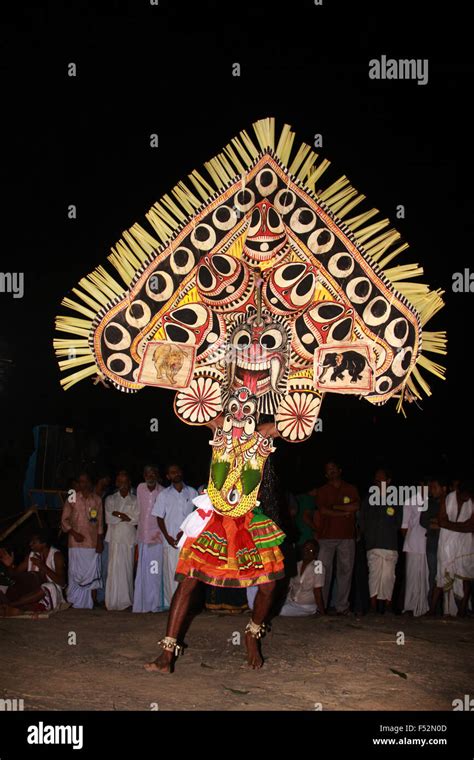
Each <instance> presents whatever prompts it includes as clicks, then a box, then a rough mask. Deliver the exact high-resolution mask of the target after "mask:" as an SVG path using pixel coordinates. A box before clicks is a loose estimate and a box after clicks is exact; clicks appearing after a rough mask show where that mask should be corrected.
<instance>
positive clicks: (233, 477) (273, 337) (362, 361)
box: [55, 118, 446, 671]
mask: <svg viewBox="0 0 474 760" xmlns="http://www.w3.org/2000/svg"><path fill="white" fill-rule="evenodd" d="M253 126H254V132H255V142H254V140H253V139H252V138H251V137H250V136H249V134H248V133H247V132H246V131H243V132H241V133H240V136H239V137H235V138H234V139H233V140H232V142H231V143H229V144H228V145H227V146H226V147H225V149H224V151H223V152H221V153H219V154H218V155H217V156H216V157H215V158H213V159H211V161H209V162H207V164H206V169H207V171H208V178H205V177H203V176H202V174H201V173H199V172H197V171H193V172H192V173H191V174H190V175H189V179H190V185H189V186H188V185H187V184H186V183H184V182H180V183H179V184H178V185H176V187H174V188H173V190H172V193H171V194H170V195H168V194H165V195H164V196H163V198H162V199H161V200H160V201H159V202H157V203H155V204H154V206H153V207H152V208H151V209H150V211H149V213H148V214H147V220H148V222H149V223H150V225H151V227H150V229H148V230H147V229H144V228H143V227H142V226H141V225H139V224H135V225H133V227H131V228H130V230H128V231H127V232H125V233H124V237H123V240H121V241H120V242H119V243H118V245H117V246H116V247H115V248H114V250H113V252H112V254H111V256H110V261H111V263H112V264H113V266H114V267H115V268H116V269H117V271H118V272H119V275H120V277H121V278H122V279H123V281H124V283H125V287H123V286H121V285H120V284H119V283H118V282H117V281H116V280H115V279H114V278H113V277H112V276H111V275H110V274H109V273H108V272H107V271H106V270H105V269H104V267H99V268H98V269H97V270H96V271H95V272H93V273H91V274H90V275H89V276H88V277H87V278H83V279H82V280H81V283H80V286H79V287H77V288H76V289H75V290H74V293H75V295H76V297H77V298H78V299H80V301H81V302H78V301H77V300H76V299H72V298H66V299H65V300H64V305H65V306H67V307H68V308H70V309H72V310H75V311H76V312H78V313H79V315H80V316H79V317H78V316H74V317H72V316H62V317H58V320H57V327H58V329H59V330H60V331H62V332H65V333H67V337H66V338H58V339H57V340H56V341H55V348H56V351H57V354H58V356H59V357H61V361H60V366H61V368H62V369H63V370H67V371H71V372H70V374H69V376H68V377H66V378H65V379H64V380H62V384H63V385H64V387H65V388H69V387H70V386H71V385H73V384H74V383H76V382H78V381H79V380H82V379H83V378H85V377H88V376H89V375H95V374H98V375H99V378H100V379H101V380H102V381H104V382H105V383H111V384H113V385H114V386H115V387H117V388H119V389H120V390H122V391H125V392H127V393H130V392H134V391H138V390H140V389H141V388H143V387H144V386H146V385H149V386H154V387H164V388H172V389H174V390H176V391H177V393H176V396H175V402H174V408H175V412H176V414H177V416H178V417H179V419H181V420H182V421H184V422H186V423H188V424H191V425H211V426H212V428H213V430H214V437H213V439H212V441H211V445H212V448H213V456H212V463H211V472H210V478H209V483H208V487H207V495H205V496H204V497H200V498H201V499H203V501H201V502H199V504H200V506H199V508H198V510H197V515H196V513H193V514H191V515H190V516H189V517H188V521H187V522H186V524H185V525H183V526H181V527H182V530H183V536H181V538H180V539H179V541H178V543H179V544H180V548H181V552H180V555H179V559H178V563H177V568H176V580H178V581H179V584H180V585H179V587H178V589H177V591H176V592H175V595H174V597H173V600H172V603H171V609H170V618H169V624H168V630H167V636H166V637H165V639H163V640H162V644H161V646H162V647H163V649H164V652H163V654H162V656H161V657H159V658H158V659H157V660H156V661H155V662H154V663H151V664H149V666H148V667H149V669H151V670H166V671H168V670H170V669H171V668H172V663H173V660H174V658H175V655H176V653H177V651H179V647H180V646H182V641H180V640H179V637H180V636H181V635H182V634H181V633H180V632H181V630H182V621H183V620H184V618H185V615H186V610H187V608H188V606H189V600H190V595H191V592H192V590H193V588H194V586H195V584H196V583H197V582H198V581H199V580H202V581H204V582H205V583H209V584H211V585H216V586H218V587H229V586H230V587H234V586H235V587H239V588H240V587H242V588H245V587H247V586H250V585H257V586H258V593H257V597H256V600H255V605H254V608H253V613H252V619H251V621H250V623H249V626H248V629H247V636H246V638H247V645H248V653H249V654H248V659H249V664H250V665H251V667H259V666H260V665H261V663H262V659H261V655H260V654H259V652H258V645H257V644H258V641H259V638H260V637H261V636H262V633H263V630H264V629H263V624H264V622H265V617H266V615H267V614H268V610H269V608H270V603H271V595H272V591H273V586H274V582H275V581H276V579H277V578H279V577H281V575H282V573H283V560H282V555H281V551H280V549H279V545H280V543H281V541H282V539H283V534H282V532H281V530H280V529H279V528H278V527H277V526H276V525H275V524H274V522H273V521H272V520H271V518H269V517H268V516H267V517H266V516H265V515H263V514H261V513H260V512H259V504H258V498H257V496H258V491H259V487H260V484H261V480H262V475H263V473H264V470H265V462H266V460H267V458H268V456H269V454H270V453H271V451H272V449H273V443H272V441H273V438H274V437H276V436H279V437H280V438H281V439H282V440H283V441H287V442H289V443H298V442H301V441H304V440H306V439H307V438H308V437H309V436H310V435H311V434H312V432H313V430H314V427H315V425H316V423H317V420H318V414H319V410H320V406H321V401H322V399H323V396H324V394H325V393H327V392H329V393H353V394H356V395H357V396H364V397H365V398H366V399H367V400H368V401H370V402H372V403H375V404H381V403H384V402H385V401H387V400H388V399H389V398H391V397H392V396H395V397H397V398H398V400H399V402H398V409H399V410H401V409H402V407H403V402H404V401H411V400H413V399H414V398H417V397H419V396H420V390H419V388H421V389H422V390H424V391H425V392H429V387H428V385H427V383H426V380H425V379H424V378H423V377H422V375H421V373H420V369H419V367H420V365H422V367H423V369H427V370H430V371H432V372H434V373H435V374H436V375H437V376H438V377H443V368H442V367H440V365H439V364H435V363H434V362H432V361H430V360H429V359H427V358H426V356H424V355H423V356H421V346H422V341H423V350H424V351H426V350H428V351H434V352H436V353H445V342H446V341H445V334H444V333H443V332H425V331H424V330H423V328H424V326H425V324H426V322H427V321H428V319H430V318H431V317H432V316H433V315H434V314H435V313H436V312H437V311H438V310H439V309H440V308H441V307H442V305H443V301H442V298H441V294H440V292H439V291H435V292H430V291H429V288H428V287H427V286H425V285H420V286H417V285H415V284H414V283H413V282H408V283H407V282H406V280H407V279H408V280H410V279H411V278H412V277H417V276H418V275H419V274H420V267H419V266H418V265H410V264H404V265H403V268H397V266H396V265H394V262H393V259H394V258H395V257H396V255H397V254H398V253H399V252H400V251H402V250H404V249H405V248H406V247H407V246H406V244H405V245H399V244H398V242H397V241H398V239H399V234H398V233H397V232H396V231H395V230H393V229H390V228H389V229H385V227H386V226H387V225H388V223H389V222H388V220H386V219H382V220H380V221H375V222H374V220H373V219H372V217H373V216H374V214H376V213H377V211H376V210H375V209H367V210H365V211H363V212H362V213H358V214H355V215H353V214H352V210H353V209H354V208H355V207H356V206H357V205H358V204H359V203H361V202H362V201H363V200H364V198H365V196H364V195H361V194H359V193H357V191H356V190H355V189H354V188H353V187H351V185H350V184H349V181H348V180H347V178H346V177H345V176H343V177H340V178H339V179H336V180H335V181H333V182H332V183H330V184H329V185H328V186H327V187H326V188H325V189H321V187H320V185H321V177H322V175H323V173H324V172H325V171H326V169H327V167H328V165H329V162H328V161H325V160H324V161H322V160H320V158H319V156H317V155H316V154H315V153H313V151H312V150H311V148H310V146H309V145H305V144H303V145H301V146H300V147H299V149H298V150H296V151H294V150H293V141H294V134H293V133H292V131H291V129H290V127H289V126H288V125H285V126H284V127H283V129H282V131H281V133H280V135H279V137H278V139H275V122H274V119H271V118H270V119H261V120H260V121H258V122H256V123H255V124H254V125H253ZM369 220H370V223H368V222H369ZM389 262H390V271H389V270H386V269H385V268H386V267H387V265H388V263H389ZM390 275H393V276H394V282H395V283H396V286H394V285H392V283H391V282H390ZM72 350H74V354H73V356H72V358H71V351H72ZM66 357H67V358H66ZM416 383H418V385H417V384H416ZM173 538H174V539H177V538H178V536H173Z"/></svg>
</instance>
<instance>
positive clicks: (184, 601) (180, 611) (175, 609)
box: [145, 578, 199, 673]
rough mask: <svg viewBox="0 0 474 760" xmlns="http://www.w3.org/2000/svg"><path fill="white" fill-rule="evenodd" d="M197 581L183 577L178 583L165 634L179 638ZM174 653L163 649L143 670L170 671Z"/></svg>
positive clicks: (151, 671) (174, 657) (152, 671)
mask: <svg viewBox="0 0 474 760" xmlns="http://www.w3.org/2000/svg"><path fill="white" fill-rule="evenodd" d="M198 583H199V581H198V580H197V579H196V578H185V579H184V581H181V582H180V583H179V585H178V588H177V589H176V591H175V592H174V594H173V598H172V600H171V607H170V612H169V616H168V624H167V626H166V636H169V637H171V638H173V639H179V635H180V633H181V631H182V628H183V625H184V622H185V620H186V616H187V614H188V611H189V607H190V603H191V595H192V592H193V591H194V589H195V588H196V586H197V584H198ZM175 659H176V654H175V653H174V651H172V650H167V649H163V651H162V653H161V654H160V656H159V657H157V658H156V660H153V662H147V663H146V665H145V670H148V672H150V673H154V672H157V671H158V672H160V673H171V672H172V670H173V665H174V661H175Z"/></svg>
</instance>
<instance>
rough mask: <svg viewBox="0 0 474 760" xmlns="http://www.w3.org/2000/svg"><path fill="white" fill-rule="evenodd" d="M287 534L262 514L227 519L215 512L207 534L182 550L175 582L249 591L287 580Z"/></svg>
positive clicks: (204, 532) (206, 531)
mask: <svg viewBox="0 0 474 760" xmlns="http://www.w3.org/2000/svg"><path fill="white" fill-rule="evenodd" d="M284 539H285V534H284V533H283V531H281V530H280V528H279V527H278V526H277V525H276V524H275V523H274V522H273V520H270V518H268V517H266V516H265V515H264V514H263V513H262V512H257V511H253V512H248V513H247V514H246V515H244V516H243V517H237V518H235V517H226V516H225V515H221V514H220V513H219V512H214V513H213V515H212V517H211V519H210V520H209V522H208V523H207V525H206V527H205V528H204V530H203V531H202V532H201V533H200V534H199V536H197V537H195V538H188V539H187V540H186V543H185V544H184V545H183V547H182V548H181V551H180V554H179V560H178V564H177V567H176V575H175V579H176V580H177V581H182V580H184V579H185V578H197V579H198V580H200V581H203V582H204V583H208V584H209V585H211V586H222V587H229V588H246V587H247V586H255V585H259V584H261V583H268V582H269V581H275V580H278V578H283V575H284V565H283V554H282V552H281V550H280V549H279V545H280V544H281V543H282V542H283V541H284Z"/></svg>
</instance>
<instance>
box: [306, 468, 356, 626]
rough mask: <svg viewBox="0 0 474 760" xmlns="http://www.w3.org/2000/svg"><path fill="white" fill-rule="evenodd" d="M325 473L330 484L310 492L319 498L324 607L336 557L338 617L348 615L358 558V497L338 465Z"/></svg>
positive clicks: (318, 533)
mask: <svg viewBox="0 0 474 760" xmlns="http://www.w3.org/2000/svg"><path fill="white" fill-rule="evenodd" d="M324 472H325V475H326V479H327V481H328V482H327V483H326V485H324V486H322V487H321V488H317V489H315V490H314V491H312V492H311V493H312V494H314V496H315V498H316V507H317V509H316V512H315V514H314V524H315V529H316V538H317V540H318V542H319V559H320V560H321V561H322V563H323V565H324V568H325V583H324V604H325V607H326V608H327V606H328V602H329V591H330V588H331V580H332V568H333V562H334V555H336V562H337V564H336V580H337V597H336V612H337V614H338V615H347V614H348V613H349V593H350V590H351V579H352V570H353V567H354V557H355V514H356V512H357V510H358V509H359V494H358V492H357V488H356V487H355V486H353V485H351V484H350V483H346V482H345V481H344V480H343V479H342V469H341V467H340V466H339V464H338V463H337V462H335V461H333V460H331V461H329V462H326V465H325V467H324Z"/></svg>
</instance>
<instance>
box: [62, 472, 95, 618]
mask: <svg viewBox="0 0 474 760" xmlns="http://www.w3.org/2000/svg"><path fill="white" fill-rule="evenodd" d="M77 483H78V488H77V491H75V492H73V493H72V494H71V495H70V497H69V498H70V499H71V501H69V499H68V500H67V501H66V503H65V505H64V507H63V511H62V515H61V529H62V530H63V532H64V533H68V534H69V535H68V547H69V551H68V558H69V585H68V588H67V600H68V602H70V603H71V604H72V606H73V607H76V608H78V609H87V610H91V609H92V608H93V606H94V604H96V602H97V589H98V588H102V576H101V571H100V555H101V553H102V551H103V549H104V543H103V538H104V527H103V525H104V520H103V514H102V501H101V498H100V496H97V494H95V493H94V492H93V490H92V480H91V478H90V476H89V475H88V474H87V473H85V472H83V473H81V474H80V475H79V478H78V481H77Z"/></svg>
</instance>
